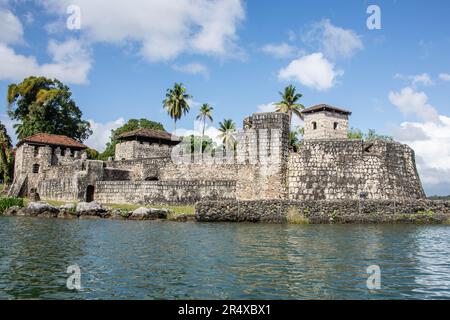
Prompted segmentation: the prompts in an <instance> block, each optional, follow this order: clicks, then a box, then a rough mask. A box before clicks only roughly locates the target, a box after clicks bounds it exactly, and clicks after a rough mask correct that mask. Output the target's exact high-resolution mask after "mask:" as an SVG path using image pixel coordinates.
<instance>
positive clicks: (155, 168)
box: [108, 157, 171, 180]
mask: <svg viewBox="0 0 450 320" xmlns="http://www.w3.org/2000/svg"><path fill="white" fill-rule="evenodd" d="M169 163H171V160H170V157H157V158H150V159H132V160H119V161H110V162H108V167H112V168H115V169H120V170H128V171H132V178H131V179H132V180H161V179H163V177H161V173H160V170H161V168H163V167H165V166H166V165H168V164H169Z"/></svg>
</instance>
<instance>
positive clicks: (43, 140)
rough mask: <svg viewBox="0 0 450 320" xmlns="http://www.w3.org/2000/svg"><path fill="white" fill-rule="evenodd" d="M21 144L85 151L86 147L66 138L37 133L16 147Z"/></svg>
mask: <svg viewBox="0 0 450 320" xmlns="http://www.w3.org/2000/svg"><path fill="white" fill-rule="evenodd" d="M23 143H36V144H44V145H52V146H61V147H68V148H77V149H86V148H87V146H85V145H84V144H82V143H81V142H79V141H76V140H74V139H72V138H69V137H67V136H63V135H58V134H49V133H37V134H35V135H32V136H29V137H26V138H24V139H22V140H21V141H20V142H19V143H18V144H17V146H20V145H22V144H23Z"/></svg>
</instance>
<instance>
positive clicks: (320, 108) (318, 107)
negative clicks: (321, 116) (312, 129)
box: [302, 104, 352, 115]
mask: <svg viewBox="0 0 450 320" xmlns="http://www.w3.org/2000/svg"><path fill="white" fill-rule="evenodd" d="M318 111H334V112H337V113H342V114H346V115H351V114H352V112H351V111H348V110H345V109H341V108H336V107H333V106H329V105H327V104H318V105H316V106H312V107H309V108H306V109H304V110H302V113H313V112H318Z"/></svg>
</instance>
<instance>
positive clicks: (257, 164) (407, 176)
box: [9, 105, 425, 204]
mask: <svg viewBox="0 0 450 320" xmlns="http://www.w3.org/2000/svg"><path fill="white" fill-rule="evenodd" d="M302 113H303V115H304V118H305V133H304V139H303V140H302V141H301V143H300V145H299V148H298V151H297V152H293V151H292V150H290V148H289V120H288V116H287V114H284V113H274V112H273V113H255V114H253V115H252V116H251V117H248V118H246V119H245V120H244V125H243V130H242V131H240V132H239V133H238V134H237V144H236V150H235V152H229V151H230V150H226V152H224V153H223V154H220V155H217V154H216V155H215V156H214V157H212V156H208V155H206V154H205V155H203V156H202V155H201V154H197V155H195V154H194V155H192V154H190V153H186V152H185V150H186V147H183V143H182V142H181V141H180V139H179V138H177V137H174V136H173V135H171V134H170V133H167V132H164V131H156V130H150V129H139V130H135V131H132V132H127V133H124V134H122V135H120V136H119V137H118V139H119V141H118V143H117V145H116V151H115V157H114V159H109V160H108V161H97V160H88V159H87V155H86V149H87V147H86V146H85V145H83V144H81V143H79V142H77V141H74V140H72V139H70V138H68V137H65V136H58V135H50V134H37V135H34V136H31V137H28V138H26V139H24V140H22V141H20V142H19V143H18V145H17V149H16V161H15V175H14V182H13V185H12V187H11V189H10V191H9V193H10V195H13V196H33V197H39V198H40V199H43V200H45V199H52V200H61V201H87V202H90V201H94V200H95V201H97V202H100V203H118V204H120V203H130V204H131V203H132V204H194V203H196V202H198V201H201V200H205V201H207V200H214V201H225V200H234V201H235V200H239V201H240V200H293V201H296V200H305V201H307V200H356V199H360V198H361V197H364V198H367V199H373V200H392V199H398V200H407V199H422V198H424V197H425V194H424V191H423V189H422V185H421V182H420V179H419V176H418V173H417V170H416V165H415V157H414V152H413V150H412V149H411V148H410V147H408V146H407V145H403V144H400V143H397V142H387V141H381V140H376V141H370V142H369V141H367V142H366V141H363V140H354V139H348V138H347V132H348V118H349V116H350V115H351V112H349V111H346V110H343V109H339V108H335V107H332V106H328V105H317V106H314V107H311V108H308V109H305V110H303V112H302ZM197 156H199V158H200V161H195V159H197V160H199V159H198V157H197Z"/></svg>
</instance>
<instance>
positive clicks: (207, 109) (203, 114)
mask: <svg viewBox="0 0 450 320" xmlns="http://www.w3.org/2000/svg"><path fill="white" fill-rule="evenodd" d="M213 110H214V108H213V107H211V106H210V105H209V104H207V103H204V104H202V106H201V107H200V112H199V113H198V115H197V118H196V119H197V120H200V121H202V137H203V136H204V135H205V126H206V120H209V121H211V122H212V121H213V117H212V111H213Z"/></svg>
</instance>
